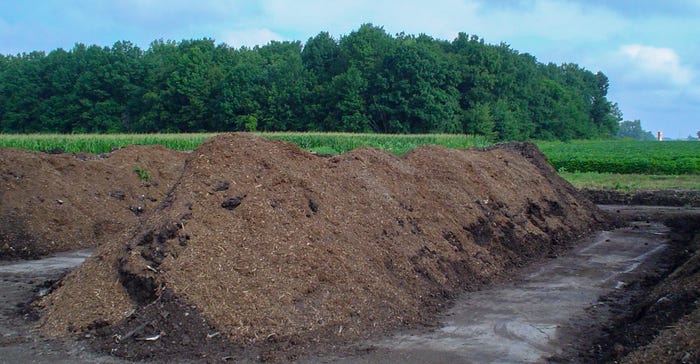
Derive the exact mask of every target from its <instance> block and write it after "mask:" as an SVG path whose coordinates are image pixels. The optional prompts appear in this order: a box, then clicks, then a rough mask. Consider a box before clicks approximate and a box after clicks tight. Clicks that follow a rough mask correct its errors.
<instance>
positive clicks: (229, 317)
mask: <svg viewBox="0 0 700 364" xmlns="http://www.w3.org/2000/svg"><path fill="white" fill-rule="evenodd" d="M146 216H147V217H146V219H145V221H144V222H143V223H142V224H141V225H140V226H139V227H138V229H137V230H136V232H135V233H134V234H133V235H132V236H131V237H130V238H129V239H127V240H123V241H113V242H110V243H107V244H103V245H102V246H101V247H99V248H98V250H97V252H96V254H95V255H94V256H93V257H92V258H90V259H89V260H88V261H86V262H85V263H84V264H83V265H82V266H81V267H80V268H78V269H77V270H75V271H74V272H72V273H71V274H70V275H68V276H67V277H66V278H65V279H64V280H63V281H62V283H61V285H60V287H58V288H57V289H56V290H55V291H54V292H53V293H52V294H50V295H49V296H47V297H46V298H45V299H44V300H43V301H41V302H40V305H41V306H42V307H43V313H44V315H43V318H42V321H41V325H42V328H43V330H44V332H46V333H49V334H51V335H55V336H61V335H66V334H70V333H78V334H80V335H81V336H85V335H86V334H87V335H89V336H90V337H97V339H94V342H95V345H97V346H98V347H100V348H102V349H105V350H107V351H109V352H111V353H113V354H115V355H119V356H123V357H127V358H132V359H142V358H151V357H157V358H158V359H160V360H164V359H165V358H168V357H169V355H172V356H173V357H178V358H183V357H184V358H190V359H196V358H203V357H208V358H212V357H214V355H220V356H221V357H226V356H228V355H233V356H234V357H235V356H236V355H256V357H257V358H258V359H262V360H268V359H283V360H286V359H293V358H295V357H296V355H298V354H301V353H304V352H307V351H308V350H313V348H314V347H319V346H323V345H336V344H342V343H348V342H351V341H353V340H357V339H361V338H367V337H371V336H374V335H380V334H384V333H386V332H388V331H389V330H392V329H396V328H399V327H406V326H415V325H419V324H425V323H430V322H432V321H431V320H432V319H433V318H434V314H435V313H436V312H437V311H438V310H440V309H441V307H442V305H443V304H445V302H447V300H448V299H449V298H450V297H452V296H453V295H455V294H457V293H459V292H460V291H462V290H464V289H470V288H475V287H478V286H479V285H480V284H482V283H484V282H487V281H489V280H490V279H492V278H493V277H497V276H503V275H504V272H507V271H508V270H509V269H510V268H513V267H515V266H518V265H521V264H523V263H525V262H527V261H528V260H532V259H535V258H538V257H542V256H546V255H552V254H556V253H557V251H559V250H561V249H564V248H565V247H566V246H567V245H568V244H570V243H573V242H574V241H575V240H576V239H577V238H578V237H580V236H581V235H583V234H585V233H587V232H589V231H590V230H591V229H594V228H598V227H600V224H601V223H602V221H603V217H602V216H601V212H600V211H599V210H597V209H596V207H595V206H594V205H593V204H592V203H591V202H589V201H588V200H586V199H582V198H580V196H579V195H578V193H577V192H576V191H575V190H574V188H573V187H571V186H570V185H569V184H568V183H566V182H565V181H564V180H562V179H561V178H560V177H558V176H557V175H556V173H555V171H554V170H553V169H552V168H551V167H550V166H549V165H548V164H547V163H546V160H545V157H544V156H543V155H542V154H541V153H540V152H539V151H538V150H537V148H536V147H535V146H534V145H532V144H527V143H517V144H507V145H503V146H499V147H495V148H491V149H489V150H483V151H481V150H478V151H477V150H452V149H446V148H442V147H434V146H428V147H421V148H417V149H415V150H413V151H411V152H409V153H407V154H405V155H403V156H402V157H396V156H394V155H392V154H389V153H386V152H383V151H380V150H376V149H371V148H363V149H358V150H355V151H353V152H350V153H346V154H343V155H340V156H335V157H330V158H321V157H318V156H315V155H312V154H310V153H308V152H305V151H303V150H301V149H299V148H298V147H296V146H295V145H292V144H289V143H285V142H280V141H273V140H267V139H263V138H260V137H256V136H253V135H249V134H227V135H222V136H218V137H215V138H213V139H211V140H209V141H208V142H206V143H204V144H203V145H202V146H200V147H199V148H198V149H197V150H195V151H194V152H192V153H190V154H189V155H187V157H186V162H185V164H184V169H183V171H182V174H181V175H180V177H179V178H178V179H177V180H176V181H175V183H174V186H173V188H172V189H171V190H170V192H169V193H168V195H167V197H166V198H165V199H163V200H162V201H161V202H160V204H159V205H158V207H157V208H156V209H154V211H153V212H152V213H148V214H146Z"/></svg>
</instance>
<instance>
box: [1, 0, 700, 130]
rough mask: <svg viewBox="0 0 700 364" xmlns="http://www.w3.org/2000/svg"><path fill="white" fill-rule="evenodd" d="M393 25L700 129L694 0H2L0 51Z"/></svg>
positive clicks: (643, 114) (652, 121)
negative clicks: (548, 72) (487, 52)
mask: <svg viewBox="0 0 700 364" xmlns="http://www.w3.org/2000/svg"><path fill="white" fill-rule="evenodd" d="M364 23H372V24H374V25H376V26H382V27H384V29H385V30H386V31H387V32H388V33H390V34H396V33H400V32H405V33H406V34H414V35H418V34H422V33H424V34H427V35H430V36H432V37H434V38H437V39H444V40H450V41H451V40H453V39H454V38H455V37H456V35H457V34H458V33H459V32H464V33H467V34H470V35H477V36H479V37H481V38H483V39H484V40H485V41H486V42H487V43H492V44H499V43H506V44H509V45H510V46H511V48H512V49H515V50H517V51H519V52H520V53H529V54H531V55H533V56H535V57H536V58H537V60H538V61H539V62H542V63H549V62H553V63H557V64H561V63H576V64H578V65H580V66H582V67H584V68H586V69H588V70H591V71H593V72H597V71H601V72H603V73H604V74H605V75H607V76H608V78H609V80H610V89H609V92H608V99H609V100H610V101H613V102H616V103H617V104H618V106H619V108H620V110H621V111H622V113H623V117H624V119H625V120H637V119H639V120H641V124H642V128H643V129H645V130H648V131H651V132H653V133H654V134H656V132H657V131H662V132H663V133H664V135H665V136H666V137H669V138H674V139H681V138H682V139H685V138H686V137H688V136H689V135H692V136H695V137H697V132H698V131H700V0H429V1H426V0H422V1H419V0H397V1H389V0H197V1H189V0H112V1H103V0H0V54H5V55H8V54H17V53H22V52H31V51H36V50H39V51H46V52H50V51H51V50H54V49H57V48H63V49H66V50H69V49H71V48H72V47H73V46H74V45H75V43H83V44H86V45H92V44H97V45H100V46H111V45H112V44H114V43H115V42H117V41H121V40H128V41H131V42H132V43H135V44H136V45H138V46H140V47H141V48H144V49H146V48H148V46H149V44H150V43H151V42H152V41H153V40H156V39H164V40H177V41H179V40H183V39H201V38H205V37H206V38H212V39H214V40H215V41H216V42H217V43H226V44H228V45H230V46H233V47H236V48H238V47H241V46H248V47H252V46H254V45H264V44H266V43H268V42H270V41H271V40H278V41H285V40H291V41H294V40H300V41H302V42H305V41H306V40H307V39H308V38H310V37H313V36H315V35H317V34H318V33H319V32H322V31H327V32H329V33H330V34H331V35H332V36H333V37H335V38H336V39H339V38H340V37H342V36H343V35H347V34H349V33H350V32H352V31H354V30H357V29H358V28H359V27H360V25H362V24H364Z"/></svg>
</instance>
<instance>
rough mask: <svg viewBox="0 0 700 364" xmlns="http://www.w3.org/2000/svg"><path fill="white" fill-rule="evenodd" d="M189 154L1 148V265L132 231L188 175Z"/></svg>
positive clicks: (161, 150) (136, 149) (139, 149)
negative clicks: (182, 175) (185, 172)
mask: <svg viewBox="0 0 700 364" xmlns="http://www.w3.org/2000/svg"><path fill="white" fill-rule="evenodd" d="M183 160H184V153H181V152H174V151H172V150H168V149H165V148H163V147H144V146H130V147H126V148H121V149H118V150H116V151H114V152H112V153H107V154H100V155H91V154H84V153H78V154H68V153H63V154H48V153H42V152H31V151H26V150H18V149H12V148H0V259H8V258H36V257H39V256H41V255H46V254H48V253H52V252H58V251H65V250H71V249H80V248H86V247H94V246H96V245H99V244H101V243H103V242H104V241H106V240H107V239H110V238H112V237H114V236H118V235H120V234H121V233H123V232H126V231H130V232H132V233H133V229H134V228H135V227H136V226H137V225H138V222H139V221H140V220H141V216H142V215H143V214H144V213H145V212H146V211H149V210H151V209H153V208H155V207H156V206H157V204H158V202H159V201H160V200H162V199H163V198H164V197H165V195H166V194H167V192H168V191H169V190H170V189H171V188H172V185H173V182H174V181H175V180H176V179H177V178H178V177H179V176H180V173H181V172H182V166H183Z"/></svg>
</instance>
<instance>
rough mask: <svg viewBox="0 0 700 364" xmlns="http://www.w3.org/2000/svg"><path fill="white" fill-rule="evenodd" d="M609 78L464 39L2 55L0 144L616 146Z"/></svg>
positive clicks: (126, 47)
mask: <svg viewBox="0 0 700 364" xmlns="http://www.w3.org/2000/svg"><path fill="white" fill-rule="evenodd" d="M607 90H608V79H607V77H606V76H605V75H604V74H602V73H600V72H598V73H592V72H590V71H588V70H585V69H582V68H580V67H579V66H577V65H575V64H563V65H559V66H558V65H554V64H542V63H539V62H537V60H536V59H535V58H534V57H533V56H531V55H529V54H527V53H519V52H518V51H515V50H513V49H511V48H510V47H509V46H508V45H506V44H499V45H490V44H486V43H484V41H483V40H482V39H479V38H478V37H476V36H468V35H466V34H464V33H461V34H459V35H458V36H457V38H456V39H454V40H453V41H452V42H448V41H443V40H437V39H433V38H431V37H429V36H426V35H420V36H412V35H405V34H398V35H396V36H392V35H389V34H387V33H386V32H385V31H384V30H383V28H381V27H376V26H373V25H371V24H365V25H362V26H361V27H360V28H359V29H358V30H356V31H353V32H351V33H350V34H348V35H345V36H343V37H341V38H340V39H339V40H336V39H334V38H332V37H331V36H330V35H329V34H328V33H325V32H322V33H319V34H318V35H317V36H315V37H313V38H310V39H308V41H307V42H306V43H305V44H303V45H302V43H301V42H299V41H296V42H274V41H273V42H271V43H269V44H268V45H265V46H260V47H254V48H252V49H249V48H240V49H234V48H231V47H228V46H226V45H224V44H221V45H216V44H215V42H214V41H213V40H211V39H202V40H185V41H181V42H173V41H162V40H160V41H155V42H153V43H152V44H151V45H150V47H149V48H148V49H147V50H142V49H140V48H139V47H137V46H135V45H134V44H132V43H130V42H126V41H125V42H117V43H115V44H114V45H113V46H112V47H99V46H96V45H93V46H85V45H83V44H76V45H75V47H74V48H73V49H71V50H69V51H66V50H63V49H57V50H54V51H52V52H50V53H48V54H45V53H44V52H32V53H29V54H19V55H8V56H3V55H0V132H3V133H30V132H57V133H152V132H202V131H216V132H219V131H237V130H248V131H255V130H258V131H346V132H377V133H467V134H479V135H484V136H486V137H487V138H489V139H490V140H526V139H533V138H534V139H559V140H569V139H580V138H599V137H611V136H614V135H615V134H616V132H617V127H618V122H619V121H620V113H619V110H618V109H617V106H616V105H615V104H613V103H611V102H610V101H608V100H607V98H606V95H607Z"/></svg>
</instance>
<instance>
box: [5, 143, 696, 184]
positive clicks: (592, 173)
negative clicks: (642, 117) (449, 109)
mask: <svg viewBox="0 0 700 364" xmlns="http://www.w3.org/2000/svg"><path fill="white" fill-rule="evenodd" d="M215 135H216V134H215V133H203V134H100V135H96V134H71V135H65V134H32V135H11V134H0V146H3V147H13V148H22V149H29V150H36V151H50V150H54V149H60V150H62V151H65V152H71V153H76V152H88V153H105V152H109V151H110V150H112V149H114V148H118V147H122V146H126V145H132V144H145V145H153V144H160V145H163V146H165V147H167V148H171V149H174V150H192V149H195V148H197V146H199V145H200V144H201V143H203V142H204V141H205V140H207V139H209V138H211V137H213V136H215ZM259 135H261V136H264V137H267V138H273V139H280V140H285V141H289V142H292V143H295V144H297V145H299V146H300V147H302V148H304V149H306V150H310V151H314V152H316V153H319V154H338V153H344V152H347V151H349V150H352V149H356V148H358V147H363V146H370V147H376V148H380V149H384V150H387V151H390V152H392V153H395V154H403V153H405V152H406V151H408V150H411V149H413V148H415V147H417V146H420V145H426V144H437V145H442V146H445V147H449V148H469V147H485V146H488V145H489V143H488V141H487V140H486V139H484V138H481V137H475V136H467V135H449V134H420V135H386V134H350V133H259ZM535 143H536V144H537V146H538V147H539V148H540V149H541V150H542V152H543V153H544V154H545V155H546V156H547V158H548V160H549V161H550V163H551V164H552V166H553V167H554V168H555V169H557V171H559V173H560V174H561V175H562V176H563V177H564V178H566V179H567V180H568V181H569V182H571V183H572V184H573V185H574V186H576V187H588V188H605V189H619V190H639V189H646V190H651V189H695V190H700V142H695V141H673V142H656V141H650V142H640V141H628V140H601V141H571V142H535Z"/></svg>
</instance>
